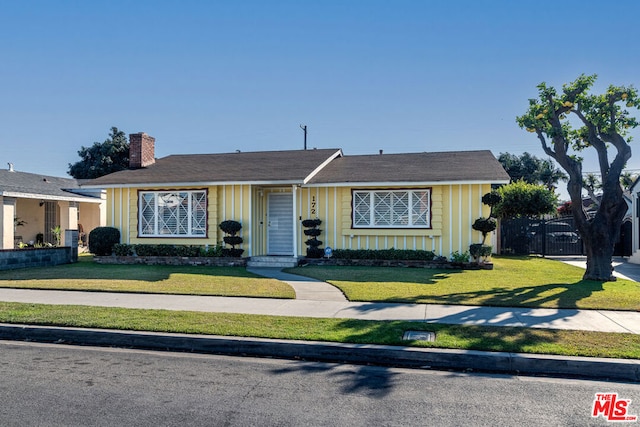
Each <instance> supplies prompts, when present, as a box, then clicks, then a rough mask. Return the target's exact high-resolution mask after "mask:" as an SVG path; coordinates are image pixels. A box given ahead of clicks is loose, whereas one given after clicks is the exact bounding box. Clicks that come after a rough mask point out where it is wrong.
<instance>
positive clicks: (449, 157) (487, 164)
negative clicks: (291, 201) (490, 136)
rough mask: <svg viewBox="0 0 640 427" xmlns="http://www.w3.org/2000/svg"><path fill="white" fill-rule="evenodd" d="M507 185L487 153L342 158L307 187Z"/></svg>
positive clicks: (464, 152)
mask: <svg viewBox="0 0 640 427" xmlns="http://www.w3.org/2000/svg"><path fill="white" fill-rule="evenodd" d="M460 181H466V182H468V181H481V182H491V183H500V182H505V181H506V182H509V175H508V174H507V173H506V172H505V170H504V168H503V167H502V165H501V164H500V162H498V160H497V159H496V158H495V157H494V155H493V154H492V153H491V151H489V150H482V151H449V152H435V153H409V154H379V155H365V156H344V157H341V158H338V159H335V160H334V161H333V162H331V163H330V164H329V165H327V167H326V168H324V169H322V171H320V173H318V174H317V175H316V176H315V177H314V178H313V179H312V180H311V181H310V182H309V184H330V183H331V184H334V183H385V182H389V183H393V182H405V183H406V182H423V183H424V182H460Z"/></svg>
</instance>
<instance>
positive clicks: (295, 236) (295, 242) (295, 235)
mask: <svg viewBox="0 0 640 427" xmlns="http://www.w3.org/2000/svg"><path fill="white" fill-rule="evenodd" d="M291 193H292V194H293V200H292V203H293V257H294V258H297V257H298V221H297V217H298V215H297V209H296V200H297V198H298V186H297V185H293V186H291ZM300 201H301V202H302V200H300Z"/></svg>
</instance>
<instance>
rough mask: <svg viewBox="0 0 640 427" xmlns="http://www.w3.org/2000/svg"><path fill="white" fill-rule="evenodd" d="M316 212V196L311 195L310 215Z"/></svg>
mask: <svg viewBox="0 0 640 427" xmlns="http://www.w3.org/2000/svg"><path fill="white" fill-rule="evenodd" d="M315 214H316V196H311V215H315Z"/></svg>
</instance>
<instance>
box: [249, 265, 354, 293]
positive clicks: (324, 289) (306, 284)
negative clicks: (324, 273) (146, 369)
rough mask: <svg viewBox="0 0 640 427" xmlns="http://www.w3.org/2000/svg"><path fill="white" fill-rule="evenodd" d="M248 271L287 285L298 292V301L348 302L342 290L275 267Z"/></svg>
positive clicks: (253, 268)
mask: <svg viewBox="0 0 640 427" xmlns="http://www.w3.org/2000/svg"><path fill="white" fill-rule="evenodd" d="M247 271H249V272H250V273H254V274H257V275H259V276H264V277H271V278H273V279H277V280H280V281H282V282H285V283H287V284H288V285H289V286H291V287H292V288H293V290H294V291H295V292H296V299H298V300H308V301H347V298H346V297H345V296H344V294H343V293H342V291H341V290H340V289H338V288H336V287H335V286H332V285H330V284H328V283H326V282H322V281H320V280H315V279H311V278H309V277H303V276H298V275H295V274H289V273H285V272H283V271H282V269H280V268H273V267H270V268H268V267H252V268H247Z"/></svg>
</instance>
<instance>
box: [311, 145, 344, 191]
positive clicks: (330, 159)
mask: <svg viewBox="0 0 640 427" xmlns="http://www.w3.org/2000/svg"><path fill="white" fill-rule="evenodd" d="M336 157H342V149H339V150H338V151H336V152H335V153H333V154H332V155H331V156H330V157H329V158H328V159H327V160H325V161H324V162H322V163H321V164H320V166H318V167H317V168H315V169H314V170H313V171H312V172H311V173H310V174H309V175H307V177H306V178H305V179H303V180H302V184H306V183H307V182H309V181H311V179H312V178H313V177H314V176H316V175H317V174H318V172H320V171H321V170H322V169H324V168H325V166H327V165H328V164H329V163H331V162H332V161H333V160H334V159H335V158H336Z"/></svg>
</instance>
